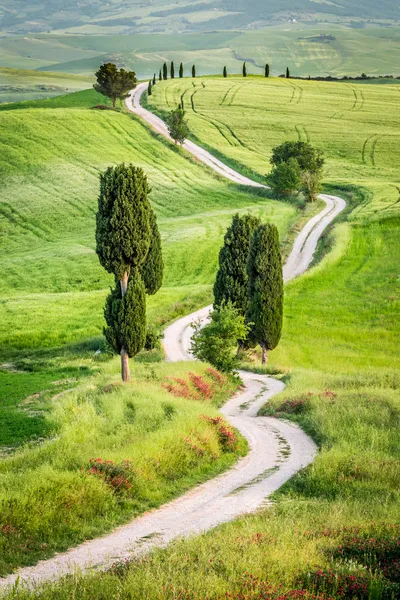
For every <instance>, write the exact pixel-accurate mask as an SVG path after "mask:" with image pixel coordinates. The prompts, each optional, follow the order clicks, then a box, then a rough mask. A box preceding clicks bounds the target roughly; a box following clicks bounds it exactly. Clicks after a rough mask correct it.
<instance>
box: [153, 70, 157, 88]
mask: <svg viewBox="0 0 400 600" xmlns="http://www.w3.org/2000/svg"><path fill="white" fill-rule="evenodd" d="M156 83H157V81H156V74H155V73H154V75H153V85H156Z"/></svg>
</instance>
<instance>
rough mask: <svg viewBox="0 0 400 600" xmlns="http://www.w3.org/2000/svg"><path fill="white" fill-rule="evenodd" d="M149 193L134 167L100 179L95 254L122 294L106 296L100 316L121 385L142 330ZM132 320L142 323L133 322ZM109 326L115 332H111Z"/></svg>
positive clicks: (142, 175) (149, 224) (110, 172)
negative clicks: (118, 359)
mask: <svg viewBox="0 0 400 600" xmlns="http://www.w3.org/2000/svg"><path fill="white" fill-rule="evenodd" d="M149 192H150V188H149V185H148V183H147V177H146V175H145V173H144V172H143V170H142V169H141V168H138V167H135V166H133V165H118V166H116V167H110V168H108V169H107V170H106V171H105V173H104V174H102V175H101V176H100V196H99V204H98V212H97V215H96V252H97V254H98V257H99V260H100V263H101V264H102V266H103V267H104V268H105V269H106V270H107V271H108V272H109V273H113V274H114V275H115V277H116V279H117V280H118V281H119V288H120V290H121V291H120V292H119V290H118V286H117V288H116V289H115V290H114V292H113V293H112V294H111V297H109V299H108V301H107V307H106V313H105V314H106V320H107V325H108V327H107V330H106V331H107V333H106V336H107V339H108V340H109V341H110V340H111V341H110V343H112V340H114V341H115V344H113V347H114V349H115V350H116V351H117V352H120V354H121V370H122V378H123V380H124V381H129V379H130V374H129V360H128V359H129V356H134V355H135V354H136V352H137V350H136V349H137V348H139V350H140V349H141V348H140V346H141V344H142V339H143V336H142V334H141V333H140V332H142V330H143V328H144V329H145V328H146V323H145V317H143V314H145V303H144V309H143V307H142V304H143V302H142V300H141V299H140V298H141V296H142V291H141V290H142V289H143V290H144V289H145V288H144V283H143V280H142V277H141V275H140V269H141V267H142V265H143V264H144V262H145V260H146V258H147V256H148V254H149V250H150V246H151V232H152V220H151V219H152V217H151V213H152V208H151V206H150V202H149V200H148V197H147V196H148V193H149ZM132 282H133V283H132ZM129 290H131V292H129ZM132 290H136V292H137V293H138V294H139V296H140V298H139V299H138V300H137V301H136V299H135V298H134V297H133V296H134V293H133V291H132ZM118 300H119V302H118ZM142 317H143V318H142ZM136 319H142V321H141V322H136ZM132 323H133V325H132ZM131 325H132V328H133V329H132V332H131V333H129V332H128V327H129V326H131ZM113 327H114V330H115V331H114V334H113V333H112V332H111V329H112V328H113ZM135 332H136V333H135ZM138 332H139V333H140V335H139V333H138ZM118 340H119V341H118ZM124 340H126V344H125V345H124ZM135 340H136V341H135ZM143 343H144V342H143ZM142 347H143V346H142Z"/></svg>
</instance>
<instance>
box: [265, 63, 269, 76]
mask: <svg viewBox="0 0 400 600" xmlns="http://www.w3.org/2000/svg"><path fill="white" fill-rule="evenodd" d="M265 77H269V64H266V65H265Z"/></svg>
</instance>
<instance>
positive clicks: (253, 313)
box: [247, 223, 283, 364]
mask: <svg viewBox="0 0 400 600" xmlns="http://www.w3.org/2000/svg"><path fill="white" fill-rule="evenodd" d="M247 274H248V277H249V307H248V310H247V321H248V323H253V325H252V331H251V334H250V338H251V340H252V341H253V342H254V343H257V344H260V346H261V348H262V362H263V364H265V363H266V362H267V360H268V351H269V350H273V349H274V348H276V346H277V345H278V343H279V340H280V338H281V333H282V320H283V275H282V257H281V249H280V244H279V234H278V230H277V228H276V226H275V225H271V224H270V223H267V224H266V225H260V226H259V227H257V229H256V230H255V232H254V234H253V237H252V240H251V243H250V252H249V260H248V264H247Z"/></svg>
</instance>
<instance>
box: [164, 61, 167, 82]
mask: <svg viewBox="0 0 400 600" xmlns="http://www.w3.org/2000/svg"><path fill="white" fill-rule="evenodd" d="M163 79H164V81H167V79H168V67H167V63H164V64H163Z"/></svg>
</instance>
